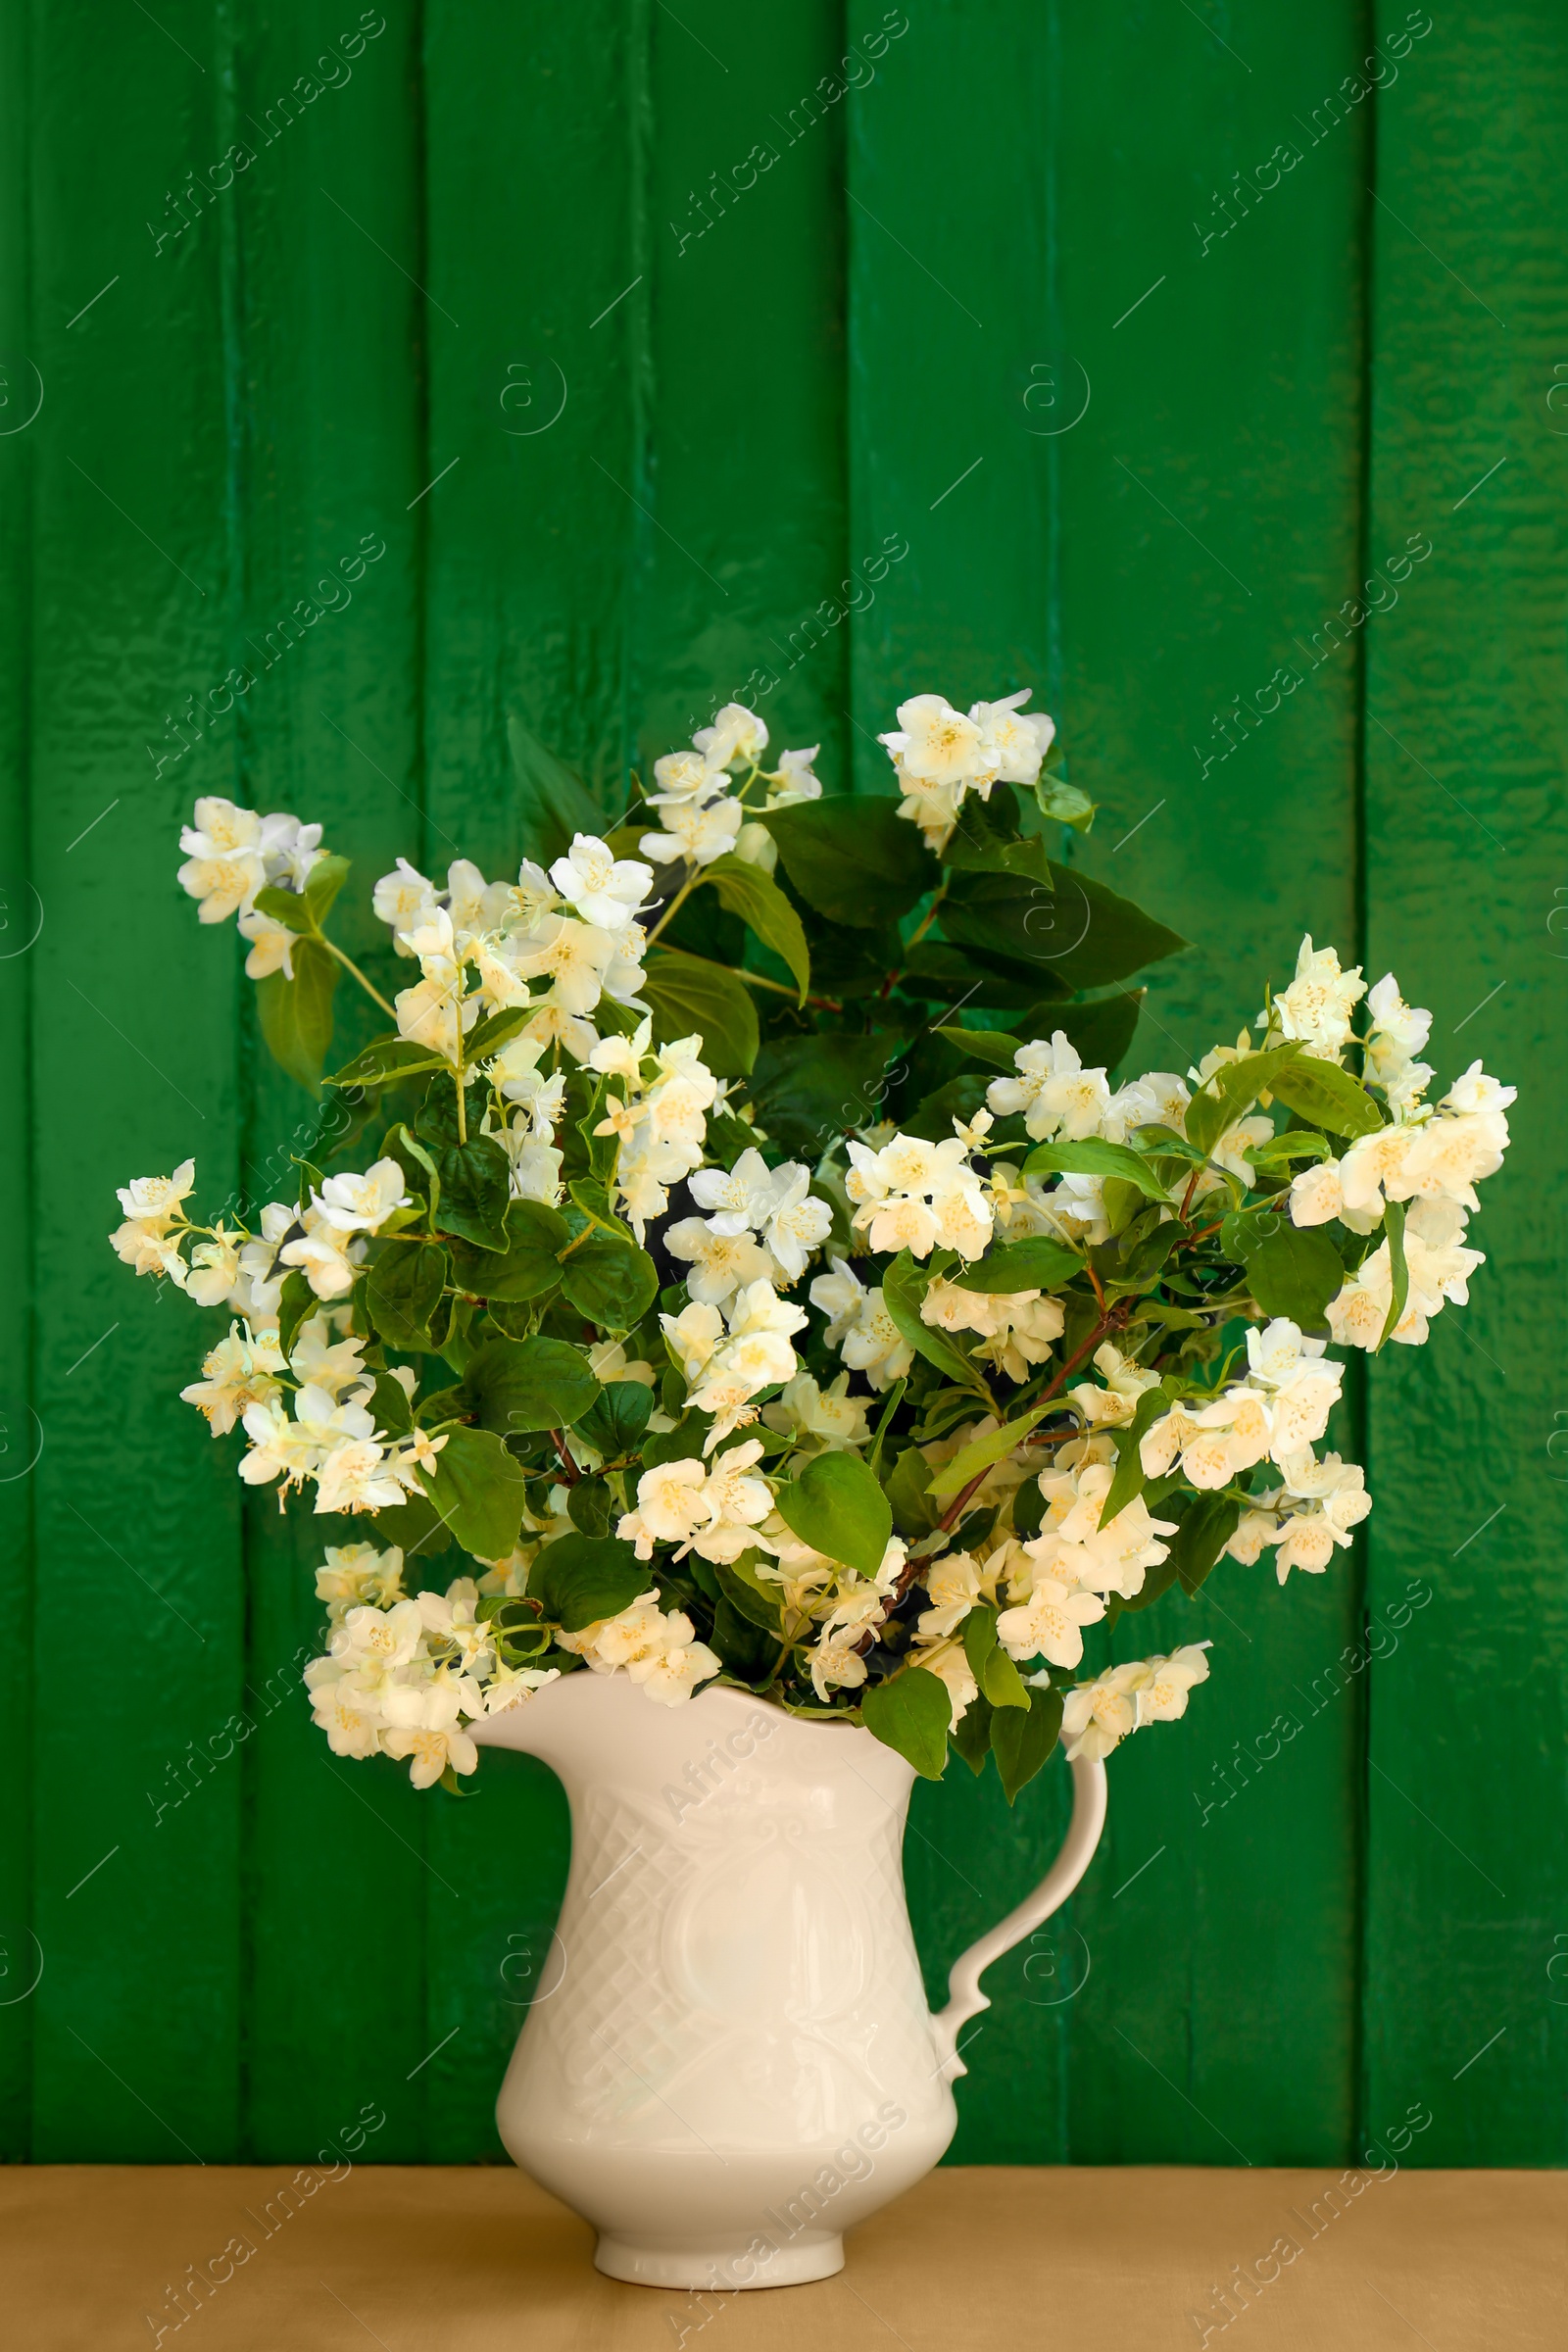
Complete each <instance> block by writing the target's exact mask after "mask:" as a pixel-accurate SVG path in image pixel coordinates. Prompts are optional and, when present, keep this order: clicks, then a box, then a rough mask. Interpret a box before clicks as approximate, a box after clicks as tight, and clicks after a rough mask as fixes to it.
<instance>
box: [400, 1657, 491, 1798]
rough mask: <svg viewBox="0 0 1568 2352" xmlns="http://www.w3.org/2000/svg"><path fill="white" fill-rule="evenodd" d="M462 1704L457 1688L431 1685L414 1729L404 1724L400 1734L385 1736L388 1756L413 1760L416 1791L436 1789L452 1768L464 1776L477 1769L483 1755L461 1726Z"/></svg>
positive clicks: (411, 1761)
mask: <svg viewBox="0 0 1568 2352" xmlns="http://www.w3.org/2000/svg"><path fill="white" fill-rule="evenodd" d="M397 1695H398V1696H399V1697H402V1696H404V1695H405V1694H404V1693H402V1692H399V1693H397ZM408 1695H410V1696H412V1695H413V1693H409V1694H408ZM462 1704H463V1702H462V1698H461V1695H460V1693H459V1691H458V1690H457V1688H456V1687H455V1686H454V1685H453V1684H450V1683H431V1684H430V1685H428V1686H427V1689H426V1691H425V1693H424V1696H423V1704H422V1705H421V1707H420V1710H419V1720H418V1722H417V1724H415V1725H412V1726H408V1725H402V1724H400V1725H399V1726H398V1728H397V1729H396V1730H393V1731H389V1732H384V1733H383V1734H382V1736H381V1746H382V1749H383V1751H384V1752H385V1753H386V1754H387V1755H389V1756H397V1757H400V1758H401V1757H404V1756H407V1757H408V1758H409V1778H410V1780H411V1781H412V1782H413V1783H414V1786H415V1788H416V1789H429V1788H431V1787H433V1786H434V1784H435V1783H436V1782H437V1781H438V1780H440V1778H441V1776H442V1774H443V1773H444V1772H445V1771H446V1770H447V1769H448V1767H449V1766H450V1767H451V1769H452V1770H453V1771H454V1772H463V1773H467V1772H472V1771H474V1770H475V1769H476V1767H477V1765H478V1762H479V1751H478V1749H477V1748H476V1747H475V1746H474V1743H473V1741H472V1740H471V1739H470V1738H469V1736H468V1734H467V1733H466V1732H465V1731H463V1730H461V1729H460V1728H459V1725H458V1717H459V1715H460V1713H461V1712H462ZM402 1711H403V1710H400V1712H402Z"/></svg>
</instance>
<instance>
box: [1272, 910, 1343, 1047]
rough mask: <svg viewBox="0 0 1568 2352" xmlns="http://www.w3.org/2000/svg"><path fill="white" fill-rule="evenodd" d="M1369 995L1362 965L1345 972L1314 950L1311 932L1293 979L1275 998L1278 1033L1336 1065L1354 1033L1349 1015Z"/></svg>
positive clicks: (1335, 959) (1323, 951) (1330, 955)
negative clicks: (1351, 1029)
mask: <svg viewBox="0 0 1568 2352" xmlns="http://www.w3.org/2000/svg"><path fill="white" fill-rule="evenodd" d="M1365 994H1366V982H1365V981H1364V980H1363V979H1362V977H1361V967H1360V965H1359V964H1357V965H1356V966H1355V968H1354V969H1353V970H1352V971H1348V972H1343V971H1342V970H1341V969H1340V959H1339V956H1337V955H1336V953H1335V951H1334V950H1333V949H1332V948H1314V947H1313V945H1312V940H1311V935H1310V933H1309V934H1308V935H1307V937H1306V938H1305V939H1303V940H1302V942H1301V950H1300V954H1299V956H1298V957H1297V959H1296V977H1295V979H1294V980H1293V981H1292V982H1291V985H1290V987H1289V988H1287V989H1285V990H1284V991H1283V992H1282V993H1281V994H1280V995H1279V996H1277V997H1276V998H1275V999H1274V1007H1273V1009H1274V1014H1275V1018H1276V1020H1277V1022H1278V1025H1279V1029H1280V1034H1281V1036H1282V1037H1284V1038H1286V1039H1292V1038H1299V1040H1300V1041H1301V1043H1302V1044H1303V1045H1304V1047H1305V1049H1306V1051H1307V1053H1308V1054H1315V1055H1316V1056H1318V1058H1320V1059H1321V1060H1324V1061H1338V1060H1339V1058H1340V1053H1341V1050H1342V1048H1343V1047H1344V1045H1345V1043H1346V1040H1347V1039H1348V1036H1349V1034H1350V1015H1351V1013H1352V1011H1353V1010H1354V1008H1355V1006H1356V1005H1358V1004H1359V1002H1360V1000H1361V998H1362V997H1364V996H1365ZM1258 1018H1259V1020H1263V1019H1264V1018H1266V1015H1265V1014H1262V1013H1260V1014H1259V1015H1258Z"/></svg>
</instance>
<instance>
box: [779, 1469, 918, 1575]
mask: <svg viewBox="0 0 1568 2352" xmlns="http://www.w3.org/2000/svg"><path fill="white" fill-rule="evenodd" d="M776 1500H777V1507H778V1514H779V1517H780V1518H781V1519H782V1520H783V1522H784V1524H785V1526H786V1527H787V1528H789V1529H790V1530H791V1532H792V1533H793V1534H795V1535H797V1536H799V1538H800V1540H801V1542H802V1543H803V1544H810V1546H811V1548H812V1550H813V1551H820V1552H823V1553H825V1555H826V1556H827V1558H828V1559H830V1560H842V1561H843V1562H844V1563H845V1565H846V1567H850V1568H854V1569H856V1570H858V1573H859V1574H860V1575H861V1576H867V1577H874V1576H875V1575H876V1573H877V1571H878V1569H879V1568H880V1567H881V1565H882V1555H883V1553H884V1552H885V1551H886V1550H887V1547H888V1539H889V1537H890V1536H891V1535H892V1533H893V1511H892V1506H891V1505H890V1503H889V1501H888V1498H887V1496H886V1495H884V1493H883V1492H882V1489H881V1487H880V1485H879V1484H878V1482H877V1481H876V1479H874V1478H873V1477H872V1475H871V1473H870V1471H869V1470H868V1469H867V1468H866V1466H865V1464H864V1463H863V1462H862V1461H861V1460H860V1459H859V1458H858V1455H856V1454H853V1453H819V1454H817V1455H815V1456H814V1457H813V1459H812V1460H810V1461H809V1462H808V1463H807V1465H806V1468H805V1469H804V1470H803V1471H802V1472H801V1475H800V1477H799V1478H798V1479H796V1480H795V1482H794V1483H793V1485H790V1486H783V1487H780V1489H779V1491H778V1495H777V1498H776Z"/></svg>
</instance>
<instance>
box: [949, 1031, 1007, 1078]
mask: <svg viewBox="0 0 1568 2352" xmlns="http://www.w3.org/2000/svg"><path fill="white" fill-rule="evenodd" d="M937 1035H938V1037H945V1038H946V1039H947V1041H948V1043H949V1045H950V1046H956V1047H957V1049H958V1051H959V1053H960V1054H973V1055H974V1057H975V1059H976V1060H977V1061H989V1062H990V1063H992V1064H993V1066H994V1067H995V1068H997V1069H999V1070H1005V1071H1006V1072H1007V1074H1008V1076H1009V1077H1016V1075H1017V1068H1018V1063H1017V1054H1018V1048H1019V1046H1020V1045H1022V1044H1023V1042H1024V1041H1023V1039H1022V1038H1018V1037H1014V1036H1013V1034H1012V1031H1011V1030H1010V1029H939V1030H938V1031H937Z"/></svg>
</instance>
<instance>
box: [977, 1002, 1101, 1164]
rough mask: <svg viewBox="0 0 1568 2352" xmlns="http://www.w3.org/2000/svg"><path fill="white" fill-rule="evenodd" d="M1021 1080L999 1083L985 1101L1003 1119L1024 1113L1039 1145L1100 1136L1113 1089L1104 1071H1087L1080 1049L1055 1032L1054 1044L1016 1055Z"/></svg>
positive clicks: (999, 1080) (993, 1084) (1029, 1047)
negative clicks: (1053, 1140) (1056, 1137)
mask: <svg viewBox="0 0 1568 2352" xmlns="http://www.w3.org/2000/svg"><path fill="white" fill-rule="evenodd" d="M1013 1061H1014V1063H1015V1065H1016V1067H1017V1071H1018V1075H1017V1077H1016V1078H994V1079H993V1080H992V1082H991V1084H990V1086H989V1087H988V1088H987V1089H986V1101H987V1103H989V1104H990V1106H991V1108H992V1109H993V1110H994V1111H995V1112H996V1113H997V1114H998V1116H999V1117H1002V1118H1007V1117H1011V1116H1014V1115H1015V1114H1017V1113H1019V1112H1021V1113H1022V1114H1023V1122H1024V1125H1025V1127H1026V1128H1027V1130H1028V1132H1029V1134H1030V1135H1031V1136H1032V1137H1033V1138H1034V1140H1035V1142H1036V1143H1044V1142H1046V1141H1047V1140H1048V1139H1049V1138H1050V1137H1052V1136H1054V1135H1061V1136H1065V1137H1067V1138H1069V1139H1070V1140H1071V1141H1073V1142H1075V1143H1077V1142H1082V1141H1083V1140H1084V1138H1085V1137H1087V1136H1092V1135H1099V1134H1100V1133H1101V1130H1102V1126H1103V1122H1104V1120H1105V1119H1106V1117H1107V1116H1108V1115H1109V1113H1110V1089H1109V1087H1108V1086H1107V1084H1106V1082H1105V1073H1104V1071H1103V1069H1099V1070H1086V1069H1085V1068H1084V1066H1083V1063H1082V1061H1081V1060H1080V1059H1079V1055H1078V1050H1077V1048H1076V1047H1075V1046H1074V1045H1073V1044H1072V1043H1071V1041H1070V1040H1069V1039H1068V1038H1067V1036H1066V1035H1065V1033H1064V1032H1063V1031H1062V1030H1060V1029H1058V1030H1056V1031H1055V1032H1054V1035H1053V1037H1052V1040H1051V1043H1050V1044H1049V1045H1046V1044H1044V1043H1043V1042H1042V1041H1041V1040H1040V1039H1039V1038H1035V1039H1033V1040H1031V1042H1030V1043H1029V1044H1028V1045H1024V1046H1020V1047H1019V1049H1018V1051H1017V1053H1016V1054H1014V1055H1013Z"/></svg>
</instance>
